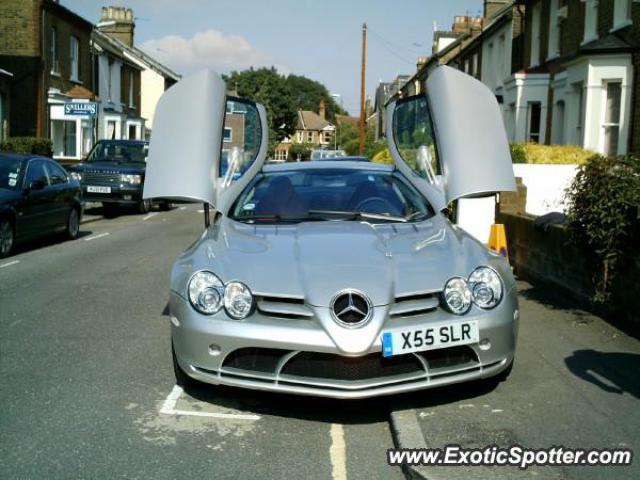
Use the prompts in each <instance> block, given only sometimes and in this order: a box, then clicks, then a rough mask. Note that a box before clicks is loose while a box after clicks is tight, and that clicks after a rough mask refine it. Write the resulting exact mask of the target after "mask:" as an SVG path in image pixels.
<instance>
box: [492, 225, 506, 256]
mask: <svg viewBox="0 0 640 480" xmlns="http://www.w3.org/2000/svg"><path fill="white" fill-rule="evenodd" d="M489 248H490V249H491V250H495V251H496V252H498V253H499V254H500V255H502V256H503V257H506V258H507V260H508V259H509V252H508V251H507V233H506V231H505V229H504V225H503V224H502V223H494V224H493V225H491V233H490V234H489Z"/></svg>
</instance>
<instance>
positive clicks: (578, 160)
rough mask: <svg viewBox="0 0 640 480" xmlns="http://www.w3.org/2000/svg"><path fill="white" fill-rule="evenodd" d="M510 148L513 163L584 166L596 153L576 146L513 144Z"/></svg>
mask: <svg viewBox="0 0 640 480" xmlns="http://www.w3.org/2000/svg"><path fill="white" fill-rule="evenodd" d="M510 147H511V159H512V160H513V163H542V164H551V165H575V164H577V165H583V164H584V163H585V162H586V161H587V160H588V159H589V158H591V157H592V156H593V155H594V152H592V151H590V150H585V149H584V148H581V147H578V146H575V145H540V144H538V143H512V144H511V146H510Z"/></svg>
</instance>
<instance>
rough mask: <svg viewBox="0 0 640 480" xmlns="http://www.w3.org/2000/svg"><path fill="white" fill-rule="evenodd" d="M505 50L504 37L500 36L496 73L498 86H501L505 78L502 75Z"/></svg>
mask: <svg viewBox="0 0 640 480" xmlns="http://www.w3.org/2000/svg"><path fill="white" fill-rule="evenodd" d="M506 53H507V52H506V48H505V37H504V35H500V38H498V51H497V54H498V65H497V73H498V85H502V82H503V80H504V77H505V76H506V75H505V74H504V57H505V55H506Z"/></svg>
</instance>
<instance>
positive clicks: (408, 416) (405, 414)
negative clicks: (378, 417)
mask: <svg viewBox="0 0 640 480" xmlns="http://www.w3.org/2000/svg"><path fill="white" fill-rule="evenodd" d="M389 417H390V418H389V423H390V425H391V435H392V437H393V443H394V445H395V447H396V448H411V449H423V448H427V442H426V441H425V439H424V435H423V434H422V429H421V428H420V424H419V423H418V416H417V414H416V411H415V410H414V409H412V408H410V409H407V410H395V411H392V412H391V414H390V416H389ZM424 470H425V469H424V467H419V466H415V465H406V464H404V465H402V472H403V473H404V475H405V477H407V478H408V479H410V480H429V477H428V476H427V475H426V472H425V471H424Z"/></svg>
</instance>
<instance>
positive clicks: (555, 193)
mask: <svg viewBox="0 0 640 480" xmlns="http://www.w3.org/2000/svg"><path fill="white" fill-rule="evenodd" d="M577 168H578V166H577V165H531V164H524V163H516V164H514V165H513V172H514V174H515V176H516V177H521V178H522V183H523V184H524V185H525V186H526V187H527V204H526V207H525V211H526V212H527V213H530V214H532V215H544V214H545V213H549V212H562V211H564V208H565V207H566V202H565V199H564V196H565V190H566V188H567V187H569V185H570V184H571V182H572V181H573V179H574V178H575V176H576V172H577Z"/></svg>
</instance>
